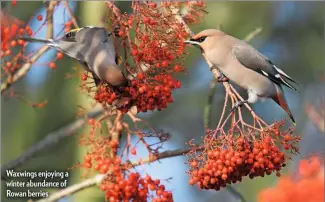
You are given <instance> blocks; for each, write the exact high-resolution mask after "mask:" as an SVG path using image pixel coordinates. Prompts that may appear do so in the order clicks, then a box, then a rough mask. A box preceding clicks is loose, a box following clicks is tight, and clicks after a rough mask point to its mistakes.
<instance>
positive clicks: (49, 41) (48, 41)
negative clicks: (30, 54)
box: [19, 36, 59, 48]
mask: <svg viewBox="0 0 325 202" xmlns="http://www.w3.org/2000/svg"><path fill="white" fill-rule="evenodd" d="M19 39H22V40H24V41H28V42H36V43H44V44H46V45H48V46H51V47H54V48H59V45H58V44H57V42H56V41H55V40H53V39H40V38H34V37H28V36H22V37H20V38H19Z"/></svg>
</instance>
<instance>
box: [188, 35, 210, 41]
mask: <svg viewBox="0 0 325 202" xmlns="http://www.w3.org/2000/svg"><path fill="white" fill-rule="evenodd" d="M206 38H207V37H206V36H202V37H200V38H197V39H190V41H196V42H203V41H204V40H205V39H206Z"/></svg>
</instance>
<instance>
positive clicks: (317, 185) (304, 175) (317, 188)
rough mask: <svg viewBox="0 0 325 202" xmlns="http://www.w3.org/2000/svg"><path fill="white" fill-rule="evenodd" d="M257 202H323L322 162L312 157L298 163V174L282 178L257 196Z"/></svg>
mask: <svg viewBox="0 0 325 202" xmlns="http://www.w3.org/2000/svg"><path fill="white" fill-rule="evenodd" d="M257 201H258V202H278V201H282V202H290V201H295V202H306V201H312V202H318V201H319V202H321V201H324V162H323V159H320V158H319V157H316V156H313V157H311V158H309V159H303V160H301V161H300V163H299V167H298V172H295V173H292V174H291V175H290V176H282V177H281V178H280V179H279V181H278V183H277V185H276V186H275V187H272V188H267V189H265V190H263V191H262V192H260V193H259V194H258V200H257Z"/></svg>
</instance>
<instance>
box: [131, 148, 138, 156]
mask: <svg viewBox="0 0 325 202" xmlns="http://www.w3.org/2000/svg"><path fill="white" fill-rule="evenodd" d="M131 154H132V155H136V154H137V150H136V149H135V148H134V147H133V148H132V149H131Z"/></svg>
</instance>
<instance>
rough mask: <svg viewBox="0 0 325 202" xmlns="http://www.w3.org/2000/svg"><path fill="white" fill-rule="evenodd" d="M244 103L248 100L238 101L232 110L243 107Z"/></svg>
mask: <svg viewBox="0 0 325 202" xmlns="http://www.w3.org/2000/svg"><path fill="white" fill-rule="evenodd" d="M244 103H246V101H238V102H236V103H235V105H234V107H233V108H232V109H231V111H230V112H233V111H235V110H237V109H238V108H239V107H241V106H242V105H243V104H244Z"/></svg>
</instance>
